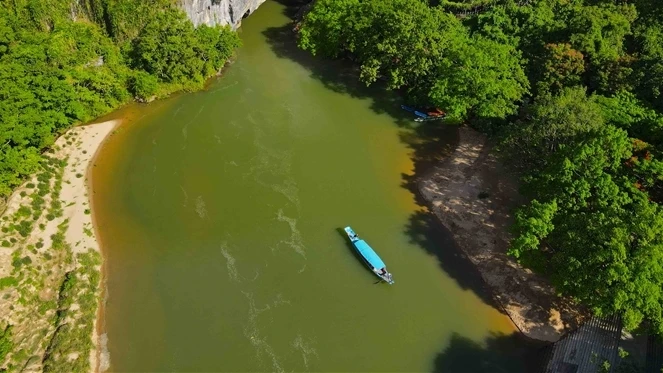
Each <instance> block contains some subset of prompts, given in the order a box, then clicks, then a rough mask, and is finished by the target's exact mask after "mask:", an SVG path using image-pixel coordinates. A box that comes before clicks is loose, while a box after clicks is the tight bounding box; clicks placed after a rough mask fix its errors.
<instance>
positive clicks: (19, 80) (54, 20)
mask: <svg viewBox="0 0 663 373" xmlns="http://www.w3.org/2000/svg"><path fill="white" fill-rule="evenodd" d="M239 43H240V42H239V38H238V36H237V34H236V33H235V32H233V31H231V30H230V29H229V28H228V27H220V26H217V27H208V26H205V25H201V26H200V27H198V28H194V27H193V24H192V23H191V22H190V21H189V20H188V19H187V18H186V15H185V14H184V13H183V12H182V11H181V10H179V9H178V8H177V7H176V4H175V2H174V1H170V0H157V1H152V2H141V1H137V0H85V1H78V2H75V1H70V0H49V1H36V0H13V1H5V2H2V4H0V80H1V81H2V82H3V84H2V86H1V87H0V144H1V145H0V198H2V199H3V200H4V199H6V198H7V196H9V194H10V193H11V192H12V190H13V189H14V188H15V187H16V186H18V185H19V184H20V183H21V182H22V181H23V180H24V179H25V177H26V176H27V175H30V174H32V173H34V172H35V171H36V170H37V169H38V167H39V163H40V159H41V157H40V153H41V152H42V151H43V150H44V149H45V148H47V147H48V146H49V145H51V144H52V143H53V141H54V139H55V138H56V137H57V136H58V135H59V134H61V133H63V131H65V130H66V129H67V128H69V127H71V126H72V125H74V124H76V123H81V122H86V121H89V120H91V119H93V118H96V117H98V116H100V115H103V114H106V113H108V112H110V111H111V110H113V109H115V108H117V107H119V106H120V105H122V104H124V103H126V102H128V101H130V100H131V99H132V98H137V99H139V100H149V99H151V98H153V97H160V96H164V95H167V94H169V93H172V92H175V91H179V90H197V89H200V88H202V86H203V84H204V81H205V79H206V78H207V77H209V76H211V75H213V74H215V73H216V72H217V71H219V69H220V68H221V67H222V66H223V65H224V64H225V63H226V61H227V60H228V58H230V57H231V55H232V53H233V50H234V49H235V48H236V47H237V46H238V45H239Z"/></svg>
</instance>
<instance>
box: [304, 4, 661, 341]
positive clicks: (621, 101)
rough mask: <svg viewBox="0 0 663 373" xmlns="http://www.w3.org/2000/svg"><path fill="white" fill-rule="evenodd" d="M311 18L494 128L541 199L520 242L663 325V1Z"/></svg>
mask: <svg viewBox="0 0 663 373" xmlns="http://www.w3.org/2000/svg"><path fill="white" fill-rule="evenodd" d="M298 30H299V45H300V47H301V48H303V49H305V50H308V51H310V52H311V53H313V54H316V55H323V56H326V57H332V58H338V57H347V58H350V59H352V60H353V61H354V62H355V63H356V64H357V65H358V66H359V71H360V73H359V79H360V80H361V81H363V82H365V83H366V84H372V83H374V82H376V81H377V80H378V79H381V80H383V81H384V82H385V84H386V86H387V87H388V88H390V89H402V90H403V91H404V92H405V93H406V96H407V98H408V100H410V101H411V102H412V103H413V104H417V105H422V106H437V107H440V108H442V109H443V110H445V111H447V112H448V114H449V116H450V117H452V118H456V119H460V120H467V121H468V122H469V123H470V124H471V125H473V126H474V127H475V128H477V129H480V130H482V131H484V132H485V133H487V134H489V135H491V136H492V137H493V139H494V140H495V141H496V142H497V143H498V148H499V149H500V150H501V154H502V155H503V156H504V157H505V159H507V160H509V163H510V164H513V165H514V167H515V168H516V169H518V170H519V172H520V173H521V174H522V175H523V179H522V192H523V193H524V194H525V196H527V197H528V198H529V201H530V202H528V203H527V204H526V205H524V206H522V207H520V208H519V209H518V211H517V213H516V219H515V224H514V225H513V227H512V228H513V233H514V238H513V241H512V244H511V248H510V250H509V253H510V254H511V255H513V256H515V257H516V258H518V260H519V261H521V262H522V263H523V264H525V265H527V266H529V267H531V268H533V269H535V270H536V271H539V272H541V273H543V274H545V275H547V277H549V278H550V279H551V280H552V282H553V284H554V285H555V287H556V288H557V290H558V291H559V292H561V293H562V294H564V295H566V296H569V297H571V298H572V299H575V300H576V301H577V302H579V303H580V304H583V305H585V306H587V307H588V308H590V309H591V310H592V311H593V312H594V313H595V314H597V315H610V314H615V313H617V314H620V315H622V317H623V321H624V325H625V327H626V328H628V329H631V330H633V329H636V328H638V327H639V326H647V327H649V328H650V329H651V330H652V331H654V332H656V333H659V334H663V211H662V210H661V202H663V189H662V187H663V163H661V158H662V157H663V154H661V151H663V137H661V134H662V133H663V132H662V131H661V129H662V128H663V114H662V113H663V3H661V2H657V1H654V0H635V1H630V2H628V3H627V2H624V1H618V0H608V1H594V0H571V1H566V0H538V1H528V2H522V1H520V2H516V1H512V0H495V1H488V2H487V1H466V2H451V1H430V2H426V1H422V0H373V1H361V0H318V1H317V2H316V3H315V5H314V6H313V7H312V8H311V10H310V12H308V13H307V14H306V15H305V16H304V17H303V19H302V21H301V23H300V24H299V25H298ZM432 125H434V124H432Z"/></svg>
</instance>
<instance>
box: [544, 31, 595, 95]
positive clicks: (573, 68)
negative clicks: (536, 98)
mask: <svg viewBox="0 0 663 373" xmlns="http://www.w3.org/2000/svg"><path fill="white" fill-rule="evenodd" d="M545 51H546V52H545V54H544V55H543V58H542V61H541V76H540V78H539V82H538V85H537V89H538V92H539V94H541V93H548V92H552V93H557V92H559V91H560V90H562V89H563V88H564V87H573V86H576V85H580V84H581V82H582V80H581V79H582V74H583V73H584V72H585V61H584V56H583V55H582V53H580V52H579V51H577V50H575V49H573V48H571V45H569V44H566V43H564V44H552V43H551V44H546V46H545Z"/></svg>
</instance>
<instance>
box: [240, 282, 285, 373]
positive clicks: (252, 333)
mask: <svg viewBox="0 0 663 373" xmlns="http://www.w3.org/2000/svg"><path fill="white" fill-rule="evenodd" d="M242 293H243V294H244V295H245V296H246V298H247V299H248V301H249V320H248V323H247V325H246V326H245V328H244V336H246V338H248V339H249V342H251V345H253V347H255V349H256V357H257V358H258V361H259V362H260V363H262V356H263V355H267V356H268V357H269V359H270V360H271V363H272V371H274V372H279V373H281V372H284V369H283V367H282V366H281V361H280V360H279V358H278V356H276V353H275V352H274V349H273V348H272V346H270V345H269V343H267V337H264V336H261V335H260V328H259V327H258V316H260V314H261V313H263V312H265V311H269V310H270V309H271V306H270V305H269V304H268V305H266V306H265V307H263V308H258V307H256V303H255V300H254V299H253V293H247V292H244V291H242Z"/></svg>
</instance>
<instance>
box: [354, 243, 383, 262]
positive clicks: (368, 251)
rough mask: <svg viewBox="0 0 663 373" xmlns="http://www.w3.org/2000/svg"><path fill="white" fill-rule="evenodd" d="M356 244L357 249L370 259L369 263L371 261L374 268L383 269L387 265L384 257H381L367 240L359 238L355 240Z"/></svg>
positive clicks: (367, 259)
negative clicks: (383, 259)
mask: <svg viewBox="0 0 663 373" xmlns="http://www.w3.org/2000/svg"><path fill="white" fill-rule="evenodd" d="M354 244H355V247H356V248H357V250H358V251H359V252H360V253H361V255H362V256H363V257H364V258H365V259H366V261H368V263H370V264H371V265H372V266H373V268H376V269H382V268H384V267H385V265H384V262H383V261H382V259H380V257H379V256H378V254H376V253H375V251H373V249H372V248H371V247H370V246H368V244H367V243H366V241H364V240H358V241H355V243H354Z"/></svg>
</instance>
